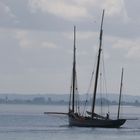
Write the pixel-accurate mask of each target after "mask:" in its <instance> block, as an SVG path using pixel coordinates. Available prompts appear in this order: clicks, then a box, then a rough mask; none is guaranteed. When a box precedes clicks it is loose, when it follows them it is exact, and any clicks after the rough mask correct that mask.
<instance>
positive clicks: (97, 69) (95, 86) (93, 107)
mask: <svg viewBox="0 0 140 140" xmlns="http://www.w3.org/2000/svg"><path fill="white" fill-rule="evenodd" d="M104 11H105V10H103V13H102V20H101V28H100V37H99V40H100V42H99V51H98V59H97V67H96V74H95V85H94V92H93V102H92V118H93V117H94V109H95V100H96V92H97V85H98V75H99V66H100V57H101V51H102V34H103V29H102V27H103V19H104Z"/></svg>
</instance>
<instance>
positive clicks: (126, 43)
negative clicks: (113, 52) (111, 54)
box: [110, 37, 140, 59]
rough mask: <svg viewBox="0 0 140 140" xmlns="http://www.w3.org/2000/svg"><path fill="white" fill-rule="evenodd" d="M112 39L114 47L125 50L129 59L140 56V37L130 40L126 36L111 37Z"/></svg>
mask: <svg viewBox="0 0 140 140" xmlns="http://www.w3.org/2000/svg"><path fill="white" fill-rule="evenodd" d="M111 40H112V41H111ZM110 41H111V42H112V47H113V48H114V49H119V50H122V51H125V57H126V58H127V59H137V58H140V46H139V44H140V38H136V39H131V40H129V39H126V38H119V37H114V38H111V39H110Z"/></svg>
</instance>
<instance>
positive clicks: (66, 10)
mask: <svg viewBox="0 0 140 140" xmlns="http://www.w3.org/2000/svg"><path fill="white" fill-rule="evenodd" d="M29 5H30V6H31V8H32V11H33V12H35V11H36V10H41V11H42V12H44V13H45V12H49V13H51V14H53V15H56V16H59V17H62V18H65V19H68V20H69V19H73V18H74V19H76V18H83V17H88V12H87V9H86V8H85V7H82V6H80V5H74V4H70V3H69V2H68V1H66V0H47V1H46V0H29Z"/></svg>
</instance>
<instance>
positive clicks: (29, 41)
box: [15, 30, 57, 49]
mask: <svg viewBox="0 0 140 140" xmlns="http://www.w3.org/2000/svg"><path fill="white" fill-rule="evenodd" d="M15 34H16V35H15V38H16V39H17V40H18V41H19V46H20V47H21V48H27V49H33V48H49V49H53V48H57V46H56V44H55V43H53V42H50V41H47V40H44V39H40V38H36V36H33V32H30V31H27V30H16V31H15Z"/></svg>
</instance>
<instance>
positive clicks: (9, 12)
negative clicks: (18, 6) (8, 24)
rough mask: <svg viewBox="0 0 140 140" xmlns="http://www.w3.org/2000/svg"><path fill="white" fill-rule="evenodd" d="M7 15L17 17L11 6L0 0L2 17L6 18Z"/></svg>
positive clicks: (0, 14)
mask: <svg viewBox="0 0 140 140" xmlns="http://www.w3.org/2000/svg"><path fill="white" fill-rule="evenodd" d="M7 16H8V17H9V18H11V19H15V18H16V16H15V14H14V13H13V12H12V10H11V9H10V7H9V6H8V5H6V4H5V3H2V2H0V17H1V18H3V17H4V18H6V17H7Z"/></svg>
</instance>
